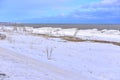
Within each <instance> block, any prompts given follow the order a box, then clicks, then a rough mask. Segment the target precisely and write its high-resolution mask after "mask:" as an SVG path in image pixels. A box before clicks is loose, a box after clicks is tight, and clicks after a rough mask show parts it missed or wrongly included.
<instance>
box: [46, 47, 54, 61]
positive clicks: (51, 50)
mask: <svg viewBox="0 0 120 80" xmlns="http://www.w3.org/2000/svg"><path fill="white" fill-rule="evenodd" d="M52 53H53V48H49V47H47V48H46V54H47V59H48V60H51V59H52Z"/></svg>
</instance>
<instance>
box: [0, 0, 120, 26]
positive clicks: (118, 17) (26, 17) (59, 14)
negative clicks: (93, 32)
mask: <svg viewBox="0 0 120 80" xmlns="http://www.w3.org/2000/svg"><path fill="white" fill-rule="evenodd" d="M0 22H18V23H72V24H74V23H75V24H76V23H77V24H79V23H80V24H81V23H83V24H89V23H90V24H91V23H92V24H94V23H95V24H120V0H0Z"/></svg>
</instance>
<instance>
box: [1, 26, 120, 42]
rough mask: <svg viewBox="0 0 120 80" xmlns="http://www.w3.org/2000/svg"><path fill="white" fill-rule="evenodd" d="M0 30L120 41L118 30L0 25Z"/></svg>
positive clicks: (119, 31)
mask: <svg viewBox="0 0 120 80" xmlns="http://www.w3.org/2000/svg"><path fill="white" fill-rule="evenodd" d="M0 31H11V32H28V33H32V34H37V35H48V36H54V37H61V36H70V37H76V38H80V39H82V40H103V41H112V42H120V30H106V29H104V30H97V29H87V30H78V29H77V28H68V29H62V28H52V27H42V28H33V27H12V26H10V27H0Z"/></svg>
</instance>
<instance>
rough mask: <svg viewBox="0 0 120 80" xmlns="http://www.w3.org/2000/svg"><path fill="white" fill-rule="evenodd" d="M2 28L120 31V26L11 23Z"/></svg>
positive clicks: (3, 23) (2, 23)
mask: <svg viewBox="0 0 120 80" xmlns="http://www.w3.org/2000/svg"><path fill="white" fill-rule="evenodd" d="M0 26H18V27H25V26H27V27H34V28H40V27H53V28H59V27H60V28H78V29H93V28H96V29H100V30H101V29H115V30H120V24H32V23H9V22H0Z"/></svg>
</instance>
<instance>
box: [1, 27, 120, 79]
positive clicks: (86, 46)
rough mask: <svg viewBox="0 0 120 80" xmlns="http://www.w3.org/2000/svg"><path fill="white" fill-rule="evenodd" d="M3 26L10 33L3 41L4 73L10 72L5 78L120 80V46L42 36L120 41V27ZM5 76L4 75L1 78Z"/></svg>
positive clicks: (2, 70) (6, 32)
mask: <svg viewBox="0 0 120 80" xmlns="http://www.w3.org/2000/svg"><path fill="white" fill-rule="evenodd" d="M3 28H4V30H3ZM0 29H1V30H0V31H1V32H0V33H2V34H6V36H7V38H6V39H5V40H0V74H1V73H4V74H6V76H2V77H3V78H4V80H120V77H119V75H120V59H119V58H120V46H118V45H114V44H108V43H93V42H89V41H85V42H70V41H66V40H63V39H61V38H52V37H44V36H40V35H38V34H48V35H49V36H57V37H60V36H74V37H78V38H82V39H87V40H103V41H112V42H118V43H119V42H120V31H119V30H100V31H99V30H97V29H88V30H77V29H75V28H73V29H62V28H29V27H27V28H25V27H24V29H22V28H17V29H13V30H11V31H10V30H9V31H6V30H5V29H6V27H2V28H0ZM7 30H8V28H7ZM35 34H37V35H35ZM2 77H1V75H0V79H2Z"/></svg>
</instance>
